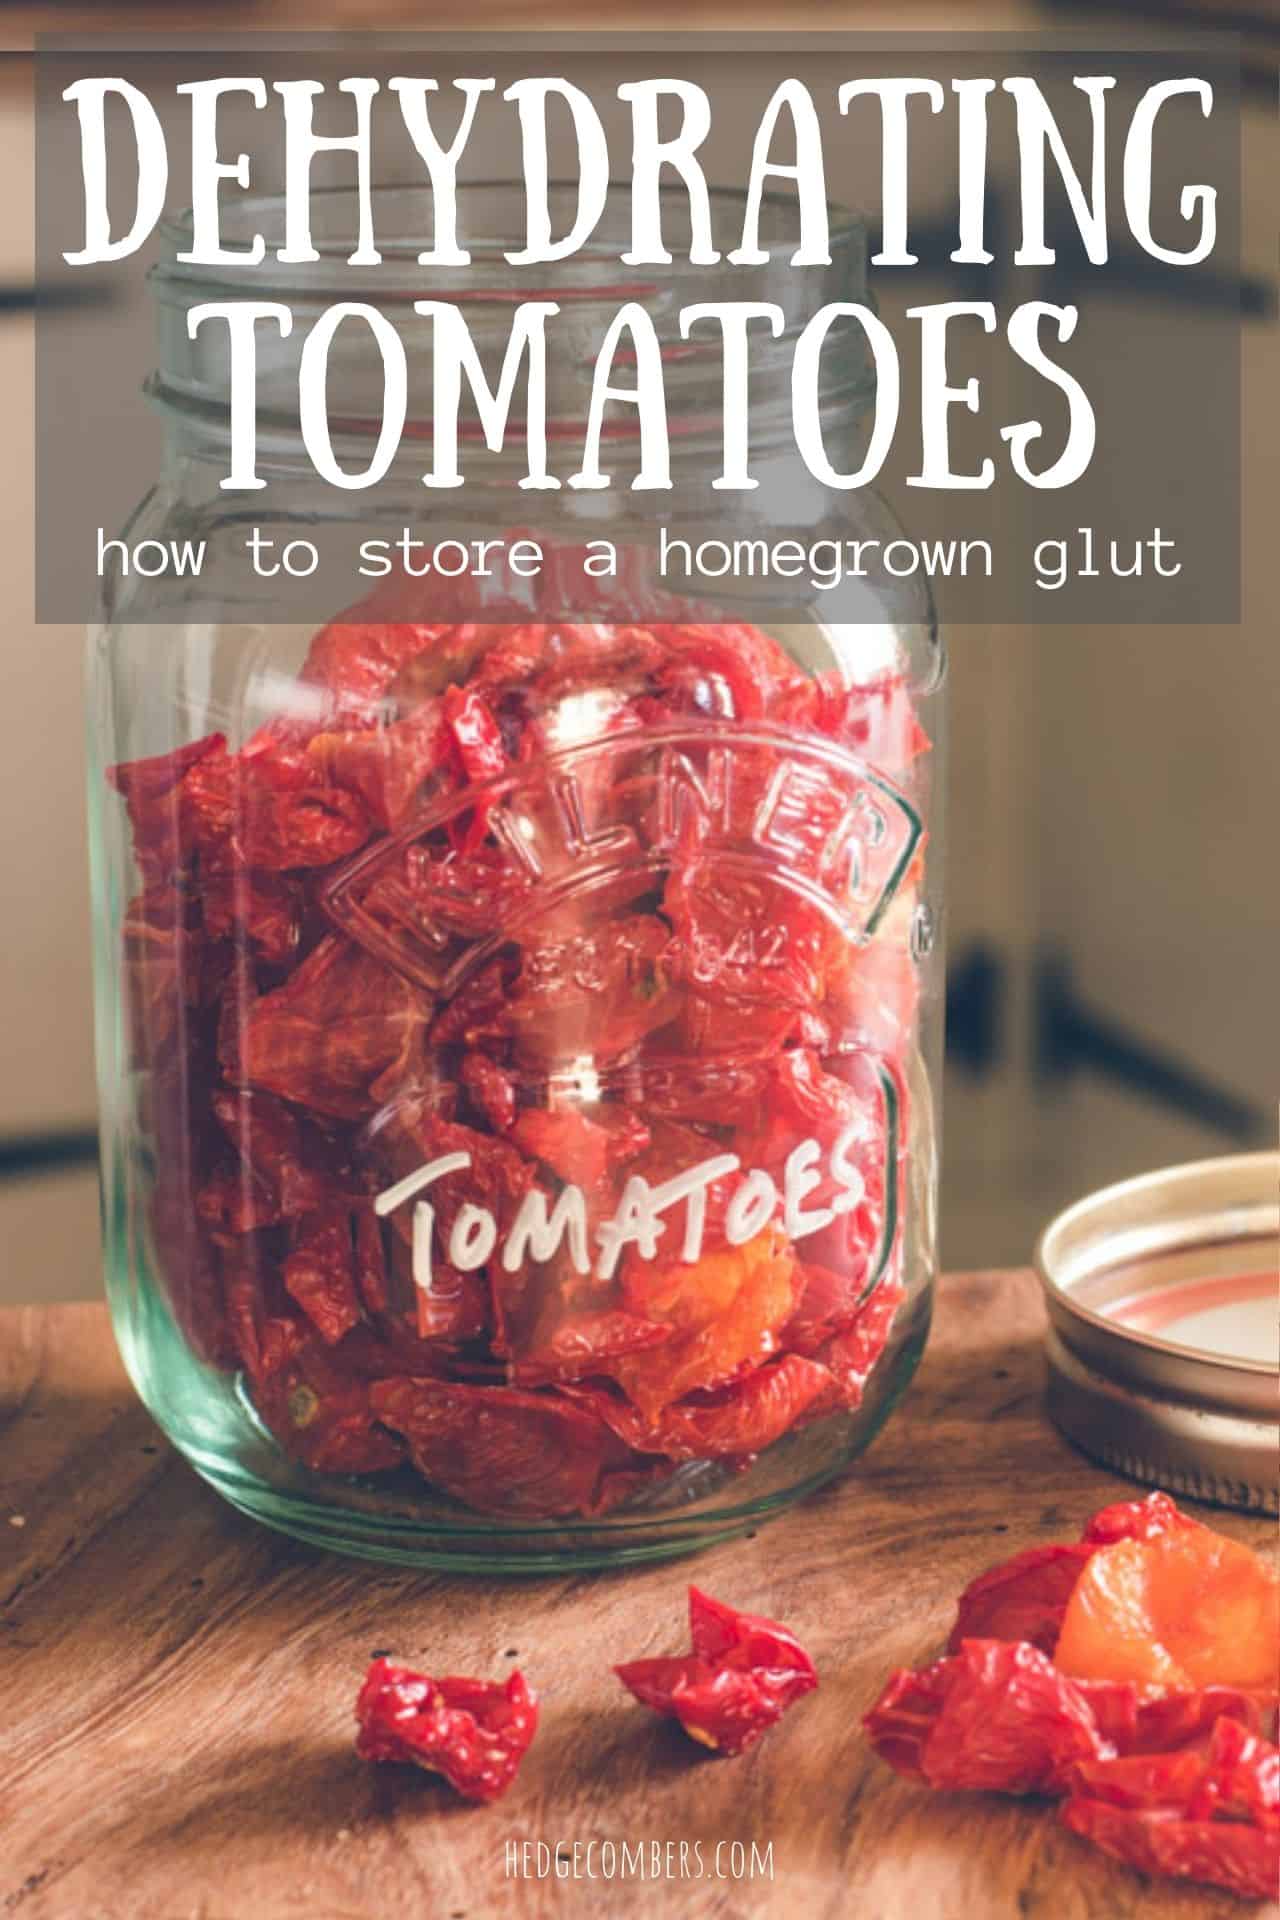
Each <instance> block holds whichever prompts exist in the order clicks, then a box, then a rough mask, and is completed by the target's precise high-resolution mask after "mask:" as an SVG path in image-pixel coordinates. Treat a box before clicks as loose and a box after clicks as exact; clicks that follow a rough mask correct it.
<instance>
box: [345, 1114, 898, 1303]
mask: <svg viewBox="0 0 1280 1920" xmlns="http://www.w3.org/2000/svg"><path fill="white" fill-rule="evenodd" d="M859 1132H860V1128H859V1127H858V1126H857V1125H854V1126H852V1127H848V1128H846V1129H845V1131H844V1132H843V1133H842V1134H841V1135H840V1137H839V1139H838V1140H837V1141H836V1142H835V1145H834V1146H833V1147H832V1148H831V1149H830V1151H829V1152H828V1154H827V1156H826V1158H825V1161H824V1158H823V1150H822V1147H821V1144H820V1143H819V1142H818V1141H817V1140H814V1139H809V1140H802V1141H801V1142H800V1144H799V1146H797V1147H795V1148H793V1150H792V1152H791V1153H790V1154H789V1155H788V1156H787V1162H786V1167H785V1170H784V1173H783V1180H782V1188H781V1190H779V1187H778V1184H777V1182H776V1181H775V1180H774V1178H773V1176H772V1175H771V1174H770V1173H768V1172H767V1171H766V1169H765V1168H763V1167H750V1168H747V1169H746V1170H745V1172H742V1177H741V1179H740V1180H739V1182H738V1185H737V1187H736V1188H735V1190H734V1192H733V1193H732V1194H731V1195H730V1197H729V1200H728V1204H727V1207H726V1210H725V1227H724V1231H725V1238H726V1240H727V1241H728V1242H729V1245H730V1246H735V1247H736V1246H743V1245H745V1243H746V1242H747V1241H748V1240H754V1239H755V1237H756V1235H757V1234H758V1233H762V1232H763V1231H764V1229H765V1228H766V1227H767V1226H768V1225H769V1223H770V1222H771V1221H772V1220H773V1218H774V1217H775V1215H776V1214H777V1212H778V1209H779V1207H781V1209H782V1222H783V1225H784V1226H785V1228H786V1231H787V1234H788V1236H789V1237H790V1238H791V1239H792V1240H803V1239H805V1238H806V1237H807V1236H808V1235H809V1234H811V1233H820V1232H821V1231H822V1229H823V1228H824V1227H828V1226H830V1225H831V1222H832V1221H833V1220H834V1219H836V1218H837V1216H838V1215H840V1214H843V1213H848V1212H850V1211H851V1210H852V1209H853V1208H854V1207H856V1206H858V1205H859V1203H860V1202H861V1200H862V1199H863V1197H864V1194H865V1190H866V1189H865V1183H864V1181H863V1178H862V1175H861V1173H860V1172H859V1171H858V1169H857V1167H855V1166H854V1165H853V1164H852V1162H851V1161H850V1159H849V1153H850V1151H851V1149H852V1147H853V1145H854V1142H855V1140H856V1139H857V1138H858V1136H859ZM470 1165H471V1155H470V1154H469V1153H446V1154H442V1155H441V1156H440V1158H439V1159H438V1160H430V1161H428V1162H427V1163H426V1165H425V1166H421V1167H419V1168H418V1169H417V1171H416V1172H415V1173H411V1174H408V1175H406V1176H405V1178H404V1179H403V1180H397V1181H396V1183H395V1185H394V1186H391V1187H387V1188H386V1189H385V1190H384V1191H383V1192H382V1193H380V1194H378V1196H377V1197H376V1199H375V1200H374V1203H373V1204H374V1211H375V1212H376V1213H377V1214H378V1216H379V1218H385V1217H386V1216H387V1215H388V1214H390V1213H394V1212H395V1211H396V1209H397V1208H399V1207H401V1206H403V1205H405V1203H406V1202H408V1201H413V1203H414V1206H413V1278H414V1283H415V1284H416V1285H417V1286H418V1287H419V1288H421V1289H422V1291H423V1292H430V1290H431V1281H432V1269H431V1248H432V1242H433V1239H434V1235H435V1221H436V1216H435V1208H434V1207H433V1206H432V1204H431V1202H430V1201H429V1200H427V1199H424V1198H422V1197H421V1196H422V1195H423V1194H425V1192H426V1190H427V1189H428V1188H429V1187H431V1186H432V1185H434V1183H435V1182H436V1181H437V1180H443V1179H444V1178H445V1177H446V1176H447V1175H448V1174H451V1173H465V1172H466V1171H467V1170H468V1169H469V1167H470ZM741 1171H742V1169H741V1162H740V1161H739V1159H738V1157H737V1155H736V1154H732V1153H718V1154H713V1155H711V1157H710V1158H709V1159H706V1160H701V1161H699V1162H698V1164H697V1166H694V1167H690V1168H688V1170H687V1171H685V1172H683V1173H678V1174H675V1175H673V1176H672V1178H671V1179H669V1180H664V1181H662V1182H661V1183H660V1184H658V1185H657V1186H655V1185H653V1184H652V1183H651V1182H650V1181H648V1180H646V1179H645V1177H644V1175H643V1174H640V1173H633V1174H632V1175H631V1178H630V1179H629V1180H628V1181H627V1184H626V1186H625V1187H624V1189H623V1192H622V1197H621V1199H620V1200H619V1201H618V1204H617V1206H616V1207H615V1208H614V1210H613V1212H612V1213H611V1214H610V1215H609V1217H608V1218H607V1219H605V1220H601V1221H597V1222H596V1223H595V1226H594V1230H593V1228H592V1224H591V1220H590V1216H589V1213H588V1210H587V1197H586V1194H585V1193H584V1191H583V1189H582V1188H581V1187H578V1186H572V1185H567V1186H565V1187H563V1188H562V1189H561V1191H560V1193H559V1195H558V1197H557V1198H556V1200H555V1203H554V1205H550V1206H549V1205H548V1201H547V1196H546V1194H545V1193H543V1192H542V1191H541V1190H540V1189H539V1188H534V1189H533V1190H532V1192H530V1193H527V1194H526V1195H525V1197H524V1199H523V1200H522V1201H521V1203H520V1206H519V1209H518V1210H517V1212H516V1216H515V1219H514V1220H513V1221H512V1223H511V1226H510V1228H509V1229H508V1231H507V1233H506V1235H505V1237H504V1238H503V1240H502V1244H501V1248H500V1249H499V1246H498V1232H499V1229H498V1222H497V1221H496V1219H495V1218H494V1216H493V1214H492V1213H490V1212H489V1210H488V1208H486V1207H480V1206H477V1205H475V1204H474V1202H472V1201H467V1202H466V1203H465V1204H464V1205H463V1206H461V1207H460V1208H459V1209H458V1212H457V1214H456V1216H455V1218H454V1221H453V1225H452V1227H451V1229H450V1233H449V1239H448V1249H447V1250H448V1257H449V1262H450V1265H451V1266H454V1267H456V1268H457V1269H458V1270H459V1271H460V1272H463V1273H470V1272H473V1271H474V1270H475V1269H476V1268H477V1267H481V1266H483V1265H484V1264H485V1262H486V1261H487V1260H489V1259H490V1258H492V1257H493V1255H494V1253H495V1252H497V1253H498V1257H499V1259H500V1261H501V1264H502V1267H503V1270H504V1271H505V1272H507V1273H516V1272H518V1271H519V1270H520V1268H521V1267H522V1266H523V1265H524V1263H525V1262H526V1261H531V1262H533V1263H534V1264H535V1265H545V1264H546V1263H547V1262H548V1261H550V1260H554V1259H555V1258H556V1257H557V1256H558V1255H559V1253H560V1251H561V1249H562V1247H564V1248H567V1250H568V1255H569V1259H570V1261H571V1262H572V1264H573V1267H574V1270H575V1272H577V1273H580V1274H584V1275H585V1274H587V1273H589V1272H591V1270H592V1254H591V1246H592V1243H593V1242H594V1245H595V1248H596V1252H595V1257H594V1266H595V1275H596V1278H597V1279H598V1280H612V1279H613V1277H614V1275H615V1274H616V1272H617V1270H618V1266H619V1263H620V1261H621V1259H622V1256H623V1254H624V1253H626V1252H627V1251H628V1250H633V1251H634V1253H635V1255H636V1257H638V1258H639V1259H641V1260H656V1259H657V1258H658V1254H659V1242H660V1241H661V1240H662V1238H663V1236H664V1234H666V1233H667V1230H668V1228H669V1227H670V1226H671V1225H672V1224H673V1222H672V1220H671V1219H669V1218H668V1216H670V1215H672V1214H674V1213H675V1212H676V1210H677V1209H679V1208H683V1220H682V1223H681V1224H682V1234H681V1240H680V1251H679V1256H678V1257H679V1258H680V1259H681V1260H683V1261H685V1262H687V1263H688V1264H690V1265H692V1264H693V1263H694V1262H695V1261H697V1260H698V1259H700V1258H701V1255H702V1247H703V1241H704V1237H705V1234H706V1223H707V1196H708V1194H709V1193H710V1191H711V1188H712V1187H713V1186H714V1185H715V1184H716V1182H717V1181H720V1180H726V1179H728V1178H729V1177H730V1176H731V1175H733V1174H735V1173H739V1172H741ZM823 1186H825V1187H826V1189H827V1193H826V1198H827V1204H826V1205H825V1206H819V1207H808V1208H806V1207H805V1206H804V1204H803V1203H804V1201H805V1200H806V1199H807V1198H808V1197H809V1196H810V1195H811V1194H813V1193H814V1192H815V1191H816V1190H817V1189H818V1188H819V1187H823ZM832 1189H834V1191H833V1190H832ZM673 1257H674V1256H673Z"/></svg>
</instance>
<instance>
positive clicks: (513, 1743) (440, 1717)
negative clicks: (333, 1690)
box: [356, 1659, 538, 1802]
mask: <svg viewBox="0 0 1280 1920" xmlns="http://www.w3.org/2000/svg"><path fill="white" fill-rule="evenodd" d="M356 1719H357V1721H358V1722H359V1728H360V1730H359V1733H358V1734H357V1736H356V1752H357V1753H358V1754H359V1755H360V1758H361V1759H362V1760H376V1761H388V1760H389V1761H405V1762H408V1763H409V1764H411V1765H413V1766H415V1767H422V1768H424V1769H425V1770H426V1771H427V1772H428V1773H439V1774H442V1775H443V1776H444V1778H445V1779H446V1780H447V1781H448V1782H449V1785H450V1786H451V1787H452V1788H453V1789H454V1792H455V1793H460V1794H462V1796H463V1797H464V1798H465V1799H467V1800H479V1801H483V1802H488V1801H492V1800H497V1799H499V1798H500V1797H501V1795H502V1794H504V1793H506V1792H507V1790H508V1788H509V1787H510V1786H511V1784H512V1782H513V1781H514V1779H515V1777H516V1774H517V1773H518V1772H519V1770H520V1763H521V1761H522V1760H523V1759H524V1756H525V1754H526V1753H527V1752H528V1751H529V1748H530V1746H531V1745H532V1743H533V1737H534V1735H535V1733H536V1732H537V1731H538V1700H537V1696H536V1694H535V1693H534V1691H533V1689H532V1688H531V1687H530V1686H529V1684H528V1682H527V1681H526V1680H525V1678H524V1675H523V1674H522V1673H520V1672H519V1670H517V1671H515V1672H514V1673H511V1674H509V1675H508V1677H507V1679H506V1681H505V1682H502V1683H501V1684H500V1683H498V1682H497V1681H489V1680H466V1679H462V1678H460V1677H457V1676H454V1675H450V1676H449V1677H448V1678H445V1679H439V1680H434V1679H431V1678H430V1677H429V1676H428V1675H427V1674H425V1673H415V1672H414V1671H413V1670H412V1669H410V1668H408V1667H397V1666H393V1665H392V1664H391V1662H390V1661H389V1660H385V1659H382V1660H375V1661H374V1662H373V1664H372V1666H371V1667H370V1668H369V1671H368V1672H367V1673H366V1675H365V1677H364V1684H363V1686H362V1687H361V1689H360V1694H359V1697H358V1699H357V1701H356Z"/></svg>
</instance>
